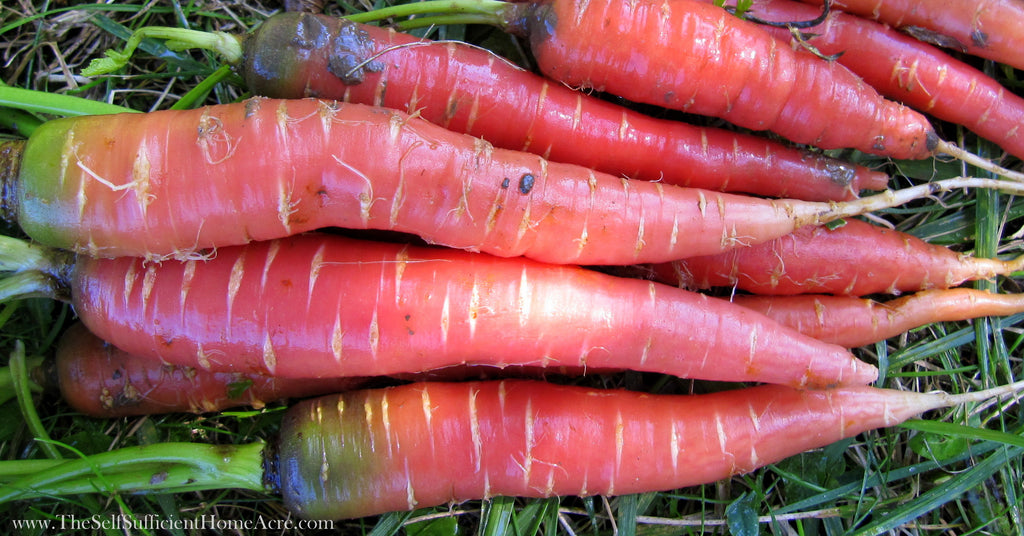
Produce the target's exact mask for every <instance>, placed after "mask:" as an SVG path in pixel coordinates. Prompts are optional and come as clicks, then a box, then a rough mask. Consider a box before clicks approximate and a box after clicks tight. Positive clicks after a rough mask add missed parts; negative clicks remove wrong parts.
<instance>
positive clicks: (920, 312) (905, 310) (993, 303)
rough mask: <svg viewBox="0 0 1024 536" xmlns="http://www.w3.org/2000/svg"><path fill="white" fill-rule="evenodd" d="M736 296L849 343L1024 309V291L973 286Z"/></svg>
mask: <svg viewBox="0 0 1024 536" xmlns="http://www.w3.org/2000/svg"><path fill="white" fill-rule="evenodd" d="M732 301H733V302H735V303H737V304H739V305H742V306H744V307H749V308H751V309H754V310H755V311H759V312H761V313H763V314H765V315H766V316H768V317H770V318H772V319H774V320H776V321H778V322H780V323H781V324H784V325H787V326H790V327H792V328H793V329H796V330H797V331H799V332H800V333H803V334H805V335H810V336H811V337H814V338H816V339H818V340H821V341H825V342H829V343H831V344H838V345H840V346H843V347H846V348H856V347H859V346H866V345H869V344H874V343H876V342H880V341H883V340H885V339H888V338H891V337H895V336H897V335H899V334H901V333H904V332H906V331H909V330H911V329H915V328H918V327H921V326H924V325H926V324H932V323H935V322H955V321H963V320H971V319H974V318H980V317H984V316H1008V315H1013V314H1018V313H1021V312H1024V295H1021V294H996V293H992V292H988V291H984V290H978V289H971V288H954V289H933V290H923V291H920V292H916V293H913V294H908V295H906V296H902V297H899V298H896V299H893V300H888V301H878V300H873V299H868V298H857V297H851V296H833V295H811V294H801V295H793V296H758V295H751V294H744V295H737V296H735V297H733V298H732Z"/></svg>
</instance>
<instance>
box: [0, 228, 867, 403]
mask: <svg viewBox="0 0 1024 536" xmlns="http://www.w3.org/2000/svg"><path fill="white" fill-rule="evenodd" d="M12 240H13V239H12ZM12 240H3V242H12ZM14 242H15V243H14V244H12V245H11V246H10V247H9V248H8V249H11V250H12V251H14V250H17V249H25V248H31V247H32V246H31V245H30V244H26V243H16V241H14ZM48 258H49V259H50V260H49V261H47V262H49V264H50V265H49V266H42V263H40V266H39V267H38V269H25V270H23V271H21V272H19V273H18V274H14V275H12V276H10V277H11V278H16V276H18V275H19V274H33V273H35V272H38V273H40V274H47V275H48V276H52V278H53V280H54V282H55V283H56V285H57V286H58V287H59V288H62V289H66V290H65V291H64V292H60V291H59V290H58V291H57V292H53V290H52V286H51V288H50V289H45V288H44V289H42V292H41V293H42V294H44V295H45V294H49V295H53V296H60V295H65V296H70V298H69V300H70V302H71V303H72V304H73V306H74V309H75V311H76V312H77V314H78V315H79V317H80V318H81V319H82V322H83V323H85V325H86V326H87V327H88V328H89V330H90V331H92V332H93V333H95V334H96V335H97V336H99V337H100V338H102V339H103V340H106V341H108V342H109V343H111V344H114V345H116V346H117V347H119V348H121V349H122V350H124V351H126V352H129V353H132V354H135V355H140V356H149V357H151V358H157V359H160V360H162V361H165V362H168V363H173V364H178V365H186V366H192V367H197V368H200V369H204V370H222V371H237V372H244V373H261V374H267V375H273V376H279V377H328V376H356V377H361V376H382V375H392V374H400V373H412V372H419V371H427V370H434V369H441V368H445V367H452V366H461V365H466V364H469V365H476V364H482V365H490V366H497V367H504V366H509V365H517V366H543V367H580V368H583V369H584V370H587V369H589V368H591V367H592V368H594V369H597V370H604V369H616V370H623V369H632V370H639V371H645V372H658V373H666V374H674V375H676V376H682V377H691V378H703V379H718V380H723V381H752V382H756V381H764V382H778V383H787V384H792V385H798V386H807V387H822V386H828V385H837V384H844V383H867V382H870V381H872V380H873V379H874V377H875V375H876V371H875V369H874V367H872V366H871V365H869V364H866V363H864V362H862V361H860V360H858V359H856V358H855V357H854V356H853V355H852V354H851V353H849V352H848V351H847V350H845V349H843V348H840V347H838V346H835V345H828V344H824V343H821V342H819V341H816V340H814V339H812V338H811V337H807V336H804V335H801V334H799V333H797V332H795V331H794V330H792V329H790V328H785V327H783V326H781V325H779V324H777V323H776V322H774V321H772V320H770V319H768V318H767V317H764V316H763V315H761V314H759V313H755V312H754V311H752V310H749V309H744V308H742V307H740V306H737V305H734V304H731V303H728V302H727V301H725V300H719V299H715V298H710V297H707V296H704V295H701V294H697V293H692V292H688V291H685V290H682V289H678V288H673V287H669V286H665V285H659V284H656V283H653V282H649V281H641V280H636V279H628V278H615V277H612V276H608V275H605V274H601V273H597V272H594V271H589V270H585V269H583V268H579V267H575V266H556V265H548V264H543V263H538V262H534V261H529V260H528V259H521V258H517V259H503V258H500V257H494V256H492V255H486V254H478V253H471V252H465V251H458V250H451V249H447V248H429V247H417V246H411V245H405V244H397V243H386V242H370V241H361V240H355V239H349V238H344V237H341V236H334V235H313V234H309V235H301V236H295V237H289V238H285V239H280V240H277V241H271V242H255V243H252V244H249V245H246V246H237V247H234V248H222V249H220V250H218V252H217V256H216V257H215V258H212V259H209V260H190V261H182V262H178V261H165V262H163V263H159V264H157V263H147V262H146V261H145V260H143V259H142V258H139V257H118V258H113V259H99V258H94V257H89V256H79V257H77V258H74V259H70V258H69V256H68V254H67V253H66V252H61V251H56V250H51V251H50V252H49V255H48ZM69 270H70V271H71V273H70V274H69V273H68V272H69ZM61 277H64V280H63V281H59V280H58V279H60V278H61ZM10 281H11V282H10V283H9V284H7V285H5V287H6V288H8V289H10V290H9V294H8V295H9V296H11V297H13V296H15V295H21V293H16V292H15V289H17V288H18V286H19V285H18V280H17V279H11V280H10ZM22 288H23V289H24V291H25V292H24V294H37V293H40V292H39V291H40V288H39V287H28V286H22ZM679 319H689V321H688V322H680V321H679ZM698 325H700V327H699V328H698V327H697V326H698Z"/></svg>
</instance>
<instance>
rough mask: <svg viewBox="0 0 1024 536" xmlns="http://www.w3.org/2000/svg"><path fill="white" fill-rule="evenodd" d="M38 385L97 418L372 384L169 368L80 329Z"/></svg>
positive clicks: (70, 334)
mask: <svg viewBox="0 0 1024 536" xmlns="http://www.w3.org/2000/svg"><path fill="white" fill-rule="evenodd" d="M33 380H34V381H35V383H36V384H37V385H40V386H42V387H43V388H46V389H48V390H51V391H52V390H57V391H59V392H60V394H61V396H62V397H63V399H64V401H65V402H67V403H68V405H70V406H71V407H72V408H73V409H74V410H75V411H78V412H79V413H83V414H86V415H89V416H92V417H97V418H114V417H126V416H131V415H153V414H158V413H172V412H174V413H209V412H215V411H220V410H222V409H226V408H232V407H237V406H250V407H254V408H262V407H264V406H265V405H266V404H268V403H271V402H278V401H282V400H286V399H292V398H302V397H308V396H315V395H324V394H328V393H336V392H340V391H345V390H348V389H355V388H358V387H363V386H365V385H366V384H368V383H369V381H368V379H367V378H273V377H270V376H265V375H259V374H241V373H237V372H209V371H205V370H200V369H197V368H194V367H184V366H177V365H167V364H163V363H161V362H159V361H158V360H155V359H147V358H144V357H139V356H136V355H132V354H129V353H127V352H124V351H123V350H120V349H118V348H116V347H114V346H112V345H110V344H107V343H106V342H104V341H103V340H102V339H100V338H99V337H96V336H95V335H93V334H92V333H90V332H89V331H88V330H87V329H86V328H85V327H84V326H83V325H82V324H81V323H78V322H76V323H75V324H73V325H72V326H71V327H70V328H68V329H67V330H66V331H65V332H64V334H63V335H62V337H61V340H60V343H59V344H58V346H57V350H56V353H55V355H54V359H53V360H52V361H50V362H47V363H44V364H42V365H41V366H40V367H38V368H36V369H35V373H34V374H33Z"/></svg>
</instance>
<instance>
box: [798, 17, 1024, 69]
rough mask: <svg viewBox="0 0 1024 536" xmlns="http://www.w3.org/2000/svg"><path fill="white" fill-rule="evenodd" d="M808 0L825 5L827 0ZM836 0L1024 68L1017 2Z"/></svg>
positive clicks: (937, 41)
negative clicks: (824, 2)
mask: <svg viewBox="0 0 1024 536" xmlns="http://www.w3.org/2000/svg"><path fill="white" fill-rule="evenodd" d="M803 1H804V2H807V3H809V4H816V5H820V4H822V0H803ZM832 4H833V5H834V6H835V7H836V8H838V9H841V10H843V11H846V12H848V13H855V14H857V15H859V16H861V17H866V18H870V19H874V20H878V21H880V22H884V23H885V24H888V25H889V26H892V27H894V28H898V29H900V30H902V31H904V32H906V33H909V34H911V35H914V36H916V37H917V38H918V39H921V40H923V41H926V42H929V43H932V44H936V45H939V46H943V47H946V48H951V49H954V50H956V51H959V52H966V53H968V54H972V55H975V56H979V57H982V58H988V59H991V60H995V61H997V62H999V63H1005V64H1007V65H1010V66H1013V67H1016V68H1018V69H1024V60H1022V58H1021V54H1020V51H1021V50H1024V37H1022V36H1021V33H1020V21H1022V20H1024V5H1021V3H1020V2H1017V1H1015V0H985V1H981V0H959V1H957V2H930V1H924V2H922V1H920V0H895V1H894V0H886V1H885V2H879V1H877V0H870V1H869V0H832Z"/></svg>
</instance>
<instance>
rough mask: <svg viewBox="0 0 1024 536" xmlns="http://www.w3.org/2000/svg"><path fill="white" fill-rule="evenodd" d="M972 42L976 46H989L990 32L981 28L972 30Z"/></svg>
mask: <svg viewBox="0 0 1024 536" xmlns="http://www.w3.org/2000/svg"><path fill="white" fill-rule="evenodd" d="M971 42H972V43H974V46H976V47H981V48H984V47H987V46H988V34H987V33H985V32H983V31H981V30H974V31H973V32H971Z"/></svg>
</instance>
